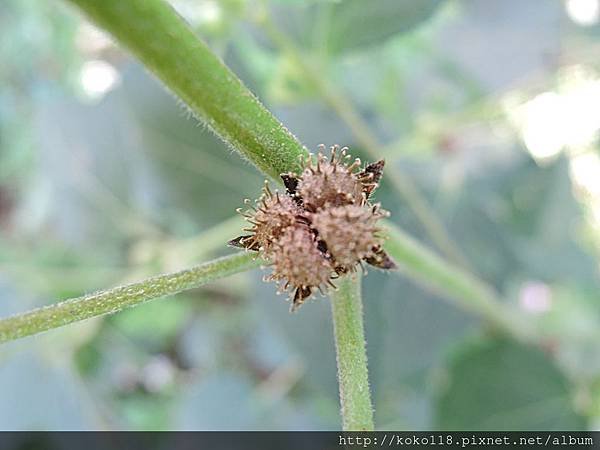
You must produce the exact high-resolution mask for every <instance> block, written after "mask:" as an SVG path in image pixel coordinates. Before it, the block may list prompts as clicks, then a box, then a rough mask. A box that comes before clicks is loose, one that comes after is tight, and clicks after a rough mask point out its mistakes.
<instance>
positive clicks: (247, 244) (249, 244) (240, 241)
mask: <svg viewBox="0 0 600 450" xmlns="http://www.w3.org/2000/svg"><path fill="white" fill-rule="evenodd" d="M227 245H229V246H231V247H237V248H244V249H246V250H253V251H255V252H257V251H258V250H260V246H259V245H258V242H256V241H255V240H254V239H253V236H252V235H245V236H239V237H236V238H235V239H232V240H230V241H229V242H228V243H227Z"/></svg>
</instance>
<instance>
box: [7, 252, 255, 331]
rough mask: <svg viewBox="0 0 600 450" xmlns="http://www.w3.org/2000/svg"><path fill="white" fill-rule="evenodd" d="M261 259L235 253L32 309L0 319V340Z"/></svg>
mask: <svg viewBox="0 0 600 450" xmlns="http://www.w3.org/2000/svg"><path fill="white" fill-rule="evenodd" d="M260 264H261V260H260V259H256V258H255V255H252V254H250V253H237V254H234V255H231V256H225V257H223V258H219V259H215V260H214V261H211V262H207V263H204V264H200V265H199V266H196V267H192V268H191V269H186V270H181V271H179V272H175V273H170V274H166V275H159V276H156V277H153V278H149V279H146V280H143V281H140V282H137V283H132V284H128V285H126V286H120V287H116V288H113V289H108V290H106V291H100V292H96V293H94V294H89V295H84V296H83V297H78V298H73V299H70V300H65V301H63V302H60V303H56V304H54V305H49V306H45V307H43V308H39V309H34V310H32V311H29V312H27V313H25V314H20V315H15V316H12V317H7V318H5V319H1V320H0V343H3V342H8V341H12V340H15V339H19V338H22V337H25V336H31V335H33V334H38V333H41V332H43V331H47V330H51V329H53V328H58V327H62V326H64V325H68V324H70V323H74V322H79V321H81V320H86V319H90V318H92V317H98V316H102V315H105V314H112V313H115V312H118V311H121V310H123V309H125V308H130V307H132V306H136V305H139V304H142V303H145V302H147V301H148V300H151V299H154V298H159V297H164V296H167V295H173V294H177V293H178V292H181V291H184V290H186V289H193V288H197V287H200V286H202V285H204V284H206V283H209V282H211V281H214V280H217V279H219V278H224V277H227V276H229V275H233V274H235V273H239V272H243V271H246V270H250V269H253V268H255V267H258V266H259V265H260Z"/></svg>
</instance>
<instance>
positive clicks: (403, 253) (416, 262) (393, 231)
mask: <svg viewBox="0 0 600 450" xmlns="http://www.w3.org/2000/svg"><path fill="white" fill-rule="evenodd" d="M386 230H387V232H388V237H389V239H388V240H387V241H386V244H385V249H386V250H387V252H388V253H389V254H390V256H392V258H394V259H395V260H396V262H397V263H398V264H399V265H400V270H401V271H402V272H404V273H406V274H407V275H408V276H409V277H411V278H413V279H415V280H416V281H418V282H419V283H420V284H422V285H423V286H425V287H427V288H430V289H432V290H433V291H435V292H436V293H438V294H440V295H441V296H442V297H445V298H448V299H450V300H452V301H453V303H454V304H456V305H457V306H458V307H460V308H461V309H463V310H466V311H467V312H470V313H473V314H476V315H478V316H480V317H482V318H484V319H485V320H487V321H488V322H490V323H491V324H493V325H495V326H497V327H498V328H500V329H502V330H503V331H505V332H507V333H508V334H509V335H511V336H513V337H515V338H517V339H519V340H522V341H525V342H535V341H536V340H537V333H536V329H535V327H532V326H531V324H528V323H526V322H525V321H524V319H523V316H522V315H520V314H518V313H517V311H515V310H513V309H512V308H510V306H509V305H506V304H504V303H502V301H501V300H500V299H499V298H498V296H497V294H496V293H495V291H494V289H492V288H491V287H490V286H488V285H487V284H486V283H484V282H482V281H481V280H479V279H478V278H476V277H474V276H473V275H471V274H469V273H468V272H466V271H464V270H462V269H460V268H457V267H455V266H452V265H451V264H448V262H446V261H444V260H443V259H442V258H440V257H439V256H437V255H436V254H435V253H433V252H432V251H430V250H429V249H427V248H425V247H424V246H423V245H421V244H420V243H418V242H417V241H416V240H415V239H413V238H412V237H410V236H409V235H407V234H406V233H404V232H403V231H402V230H401V229H399V228H398V227H396V226H395V225H393V224H391V223H390V222H387V223H386Z"/></svg>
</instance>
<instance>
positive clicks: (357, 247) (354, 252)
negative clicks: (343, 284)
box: [310, 205, 387, 270]
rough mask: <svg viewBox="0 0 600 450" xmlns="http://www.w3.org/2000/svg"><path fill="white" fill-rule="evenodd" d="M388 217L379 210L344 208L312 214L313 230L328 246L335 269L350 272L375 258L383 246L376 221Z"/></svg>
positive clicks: (355, 207)
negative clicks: (358, 265) (339, 267)
mask: <svg viewBox="0 0 600 450" xmlns="http://www.w3.org/2000/svg"><path fill="white" fill-rule="evenodd" d="M385 216H387V212H386V211H383V210H381V209H379V207H378V206H372V207H371V206H359V205H344V206H338V207H335V208H326V209H322V210H320V211H318V212H316V213H314V214H311V216H310V217H311V222H312V227H313V228H314V229H315V230H316V231H317V233H318V236H319V239H322V240H323V241H324V242H325V243H326V245H327V252H328V253H329V254H330V255H331V257H332V258H333V259H334V260H335V264H336V266H342V267H343V268H346V269H349V270H351V269H352V268H354V267H355V266H356V265H357V264H358V263H359V262H360V261H361V260H363V259H367V258H373V257H375V251H376V249H377V248H379V247H380V246H381V244H382V238H381V237H380V236H378V234H377V233H378V231H379V228H378V227H377V221H378V220H379V219H381V218H382V217H385Z"/></svg>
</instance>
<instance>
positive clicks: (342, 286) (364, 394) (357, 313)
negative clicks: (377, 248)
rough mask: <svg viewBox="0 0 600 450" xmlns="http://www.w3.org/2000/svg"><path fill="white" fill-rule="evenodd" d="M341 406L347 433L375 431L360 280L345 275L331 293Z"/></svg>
mask: <svg viewBox="0 0 600 450" xmlns="http://www.w3.org/2000/svg"><path fill="white" fill-rule="evenodd" d="M331 313H332V316H333V330H334V333H333V334H334V338H335V349H336V354H337V366H338V379H339V385H340V403H341V405H342V421H343V428H344V430H345V431H373V428H374V426H373V406H372V404H371V393H370V390H369V373H368V369H367V352H366V348H365V336H364V331H363V329H364V327H363V312H362V300H361V294H360V277H359V276H354V277H352V276H345V277H342V278H341V279H340V280H339V282H338V289H337V290H335V291H332V293H331Z"/></svg>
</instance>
